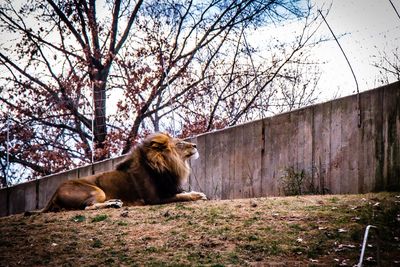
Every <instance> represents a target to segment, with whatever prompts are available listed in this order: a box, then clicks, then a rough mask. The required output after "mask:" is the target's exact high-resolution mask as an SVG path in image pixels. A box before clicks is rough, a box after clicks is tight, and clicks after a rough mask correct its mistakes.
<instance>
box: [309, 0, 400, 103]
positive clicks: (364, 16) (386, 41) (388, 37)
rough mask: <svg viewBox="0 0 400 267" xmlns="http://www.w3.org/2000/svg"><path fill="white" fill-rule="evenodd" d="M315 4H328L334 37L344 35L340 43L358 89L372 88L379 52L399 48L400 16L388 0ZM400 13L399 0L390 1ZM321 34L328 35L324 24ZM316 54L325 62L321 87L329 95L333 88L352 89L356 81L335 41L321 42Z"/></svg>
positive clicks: (321, 0) (345, 92) (336, 0)
mask: <svg viewBox="0 0 400 267" xmlns="http://www.w3.org/2000/svg"><path fill="white" fill-rule="evenodd" d="M315 2H316V4H317V6H318V7H321V6H323V5H325V7H327V6H329V5H330V3H332V8H331V10H330V13H329V14H328V16H327V17H326V19H327V21H328V23H329V25H330V26H331V28H332V29H333V31H334V32H335V34H336V35H337V36H340V35H343V34H345V35H344V36H342V37H341V38H340V39H339V42H340V44H341V45H342V47H343V49H344V51H345V53H346V55H347V57H348V58H349V61H350V63H351V65H352V67H353V69H354V72H355V75H356V77H357V80H358V83H359V87H360V90H361V91H363V90H367V89H373V88H375V87H376V86H378V85H380V84H379V83H378V82H377V79H378V77H379V73H378V70H377V69H376V68H375V67H373V66H372V64H373V62H374V60H377V59H376V58H375V57H376V56H379V53H380V52H383V51H386V52H387V53H390V52H391V51H394V50H395V48H396V47H399V43H400V40H399V37H400V18H399V17H398V16H397V14H396V12H395V10H394V9H393V7H392V5H391V3H390V1H389V0H333V1H328V0H315ZM392 2H393V4H394V5H395V7H396V9H397V11H398V12H400V0H392ZM320 32H321V34H322V33H324V34H329V30H328V28H327V27H326V25H322V27H321V28H320ZM314 52H315V57H316V58H318V59H320V60H321V61H326V62H327V63H326V64H324V65H322V66H321V68H322V70H323V75H322V77H321V83H320V86H321V88H326V89H324V95H325V96H326V97H329V95H330V94H332V93H333V92H334V91H337V92H338V93H339V94H340V95H341V96H344V95H348V94H351V93H353V92H355V88H356V86H355V82H354V79H353V76H352V74H351V72H350V69H349V67H348V65H347V63H346V61H345V58H344V57H343V54H342V53H341V51H340V49H339V47H338V46H337V45H336V43H335V42H334V41H330V42H326V43H323V44H321V45H320V46H319V47H318V49H316V50H315V51H314Z"/></svg>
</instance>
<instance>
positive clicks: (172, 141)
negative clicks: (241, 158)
mask: <svg viewBox="0 0 400 267" xmlns="http://www.w3.org/2000/svg"><path fill="white" fill-rule="evenodd" d="M198 156H199V153H198V150H197V147H196V144H194V143H189V142H185V141H183V140H181V139H178V138H173V137H171V136H170V135H168V134H166V133H155V134H152V135H149V136H148V137H147V138H145V139H144V140H143V141H142V142H141V143H140V144H138V145H136V146H135V147H134V148H133V149H132V151H131V152H130V154H129V155H128V156H126V157H125V158H124V159H123V160H122V162H120V163H119V164H118V165H117V166H116V169H115V170H113V171H109V172H104V173H100V174H95V175H92V176H87V177H84V178H80V179H74V180H67V181H65V182H63V183H62V184H61V185H60V186H59V187H58V188H57V190H56V192H55V193H54V194H53V196H52V197H51V199H50V201H49V202H48V204H47V205H46V207H45V208H44V209H43V210H41V211H40V212H56V211H60V210H80V209H99V208H107V207H121V206H122V204H124V205H156V204H166V203H171V202H184V201H196V200H206V199H207V197H206V195H205V194H203V193H201V192H194V191H191V192H184V190H183V189H182V185H183V184H184V183H185V182H186V181H187V179H188V177H189V174H190V170H191V169H190V166H189V162H188V161H189V159H197V158H198Z"/></svg>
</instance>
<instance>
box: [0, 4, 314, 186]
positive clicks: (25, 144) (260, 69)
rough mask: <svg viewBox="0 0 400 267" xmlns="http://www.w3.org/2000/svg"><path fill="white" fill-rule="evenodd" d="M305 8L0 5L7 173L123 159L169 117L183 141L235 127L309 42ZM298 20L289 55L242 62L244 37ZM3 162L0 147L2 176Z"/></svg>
mask: <svg viewBox="0 0 400 267" xmlns="http://www.w3.org/2000/svg"><path fill="white" fill-rule="evenodd" d="M310 10H311V8H310V6H306V5H304V3H303V2H301V3H300V1H289V0H271V1H255V0H237V1H225V0H219V1H214V0H209V1H190V0H179V1H178V0H175V1H161V2H160V1H153V0H149V1H143V0H137V1H134V2H132V1H122V0H115V1H104V2H100V3H99V2H98V1H97V2H96V1H80V0H74V1H66V0H65V1H59V2H54V1H53V0H46V1H42V0H36V1H27V2H26V3H25V4H22V5H21V6H18V7H16V6H15V4H14V3H13V2H12V1H11V0H6V1H5V2H4V3H3V4H2V5H1V6H0V29H1V30H2V31H3V32H6V33H7V34H8V36H10V37H9V39H8V40H7V42H3V43H1V50H0V62H1V64H2V67H1V68H2V69H1V70H2V72H1V74H0V80H1V83H0V86H1V87H0V90H1V93H0V102H1V103H2V108H1V109H0V113H1V114H2V116H1V117H0V119H1V123H2V125H5V118H6V117H5V114H6V112H10V115H11V123H10V127H9V129H8V133H9V134H10V133H11V135H10V136H11V140H12V141H11V148H10V151H8V152H9V155H11V156H10V162H11V163H12V164H13V168H11V169H12V170H14V175H12V176H13V177H14V178H15V176H18V174H17V173H18V172H20V169H21V168H27V169H29V170H32V171H33V172H32V174H31V177H32V176H37V175H45V174H49V173H53V172H56V171H60V170H64V169H69V168H71V167H74V166H78V165H81V164H83V163H85V162H86V163H88V162H90V161H91V158H92V156H93V157H94V159H95V160H99V159H103V158H107V157H109V156H111V155H116V154H120V153H121V152H122V153H125V152H127V151H128V150H129V149H130V148H131V146H132V145H133V144H134V142H135V140H136V139H137V138H138V136H140V135H141V134H145V133H146V131H151V130H154V129H160V128H162V127H160V126H161V124H162V122H163V121H164V122H167V123H168V122H171V120H172V119H167V120H166V119H165V118H166V117H167V116H168V115H171V114H172V112H173V113H174V114H177V115H176V118H177V121H179V122H181V124H183V126H182V127H183V128H184V130H185V131H189V132H196V131H197V130H195V128H196V127H197V126H196V124H201V123H203V122H201V121H204V123H203V124H204V125H205V127H202V128H201V129H202V130H203V131H205V130H210V129H213V128H216V127H223V126H225V125H233V124H235V123H238V122H241V121H242V120H243V118H245V117H246V116H248V114H250V113H249V112H250V111H251V110H254V107H255V106H257V105H258V106H259V104H260V102H259V101H258V100H259V99H260V97H261V96H262V97H268V96H269V95H272V92H271V91H270V90H267V88H269V86H270V84H271V83H272V81H273V80H275V79H277V78H278V77H279V73H280V72H281V71H282V70H283V66H285V65H286V64H289V63H291V62H292V61H293V59H294V58H295V55H296V54H297V53H299V52H300V51H301V50H302V49H303V48H304V46H305V45H306V43H307V42H308V40H309V38H310V36H311V35H312V32H311V33H310V32H307V30H306V29H308V28H309V27H310V24H311V23H313V22H315V18H311V17H310ZM301 17H304V18H305V19H304V20H305V24H304V25H305V27H304V30H303V32H302V34H300V35H299V39H298V40H297V41H296V44H295V45H294V46H288V47H285V51H282V52H284V53H283V54H281V55H278V52H277V53H276V54H275V55H273V57H274V59H272V60H271V62H270V64H265V62H264V63H263V64H260V63H259V62H256V61H255V60H253V58H251V55H252V54H253V52H254V51H251V48H250V46H249V45H248V44H246V42H245V35H244V33H245V31H246V30H248V29H250V28H252V29H257V27H261V26H263V25H266V24H268V23H272V22H279V21H284V20H286V19H293V18H296V19H298V18H301ZM271 58H272V56H271ZM254 88H256V90H254ZM243 96H246V97H245V98H243ZM237 101H239V102H237ZM235 103H240V105H238V106H236V105H235ZM202 105H204V107H205V106H207V109H206V110H204V111H205V112H200V110H199V107H200V106H202ZM3 107H4V108H3ZM106 107H107V108H108V109H106ZM261 108H264V107H261ZM189 111H190V112H189ZM196 112H198V113H199V114H197V115H196V116H193V115H194V114H196ZM248 117H250V116H248ZM189 132H188V133H189ZM5 134H6V129H5V127H2V129H1V132H0V140H1V142H2V143H3V142H4V141H5ZM92 143H94V144H95V151H93V150H92ZM5 157H6V151H5V149H0V158H1V159H2V165H1V166H2V171H3V174H4V175H2V176H4V177H5V176H6V175H7V173H6V171H5V167H4V166H5V165H4V159H5ZM8 175H10V174H8Z"/></svg>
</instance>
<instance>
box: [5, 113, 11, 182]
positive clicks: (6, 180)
mask: <svg viewBox="0 0 400 267" xmlns="http://www.w3.org/2000/svg"><path fill="white" fill-rule="evenodd" d="M10 116H11V115H10V112H8V113H7V151H6V173H5V182H6V184H5V186H6V187H8V173H9V170H10Z"/></svg>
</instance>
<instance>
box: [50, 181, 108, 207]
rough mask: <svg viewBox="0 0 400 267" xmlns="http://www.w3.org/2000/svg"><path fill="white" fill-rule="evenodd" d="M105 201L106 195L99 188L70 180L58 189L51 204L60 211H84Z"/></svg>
mask: <svg viewBox="0 0 400 267" xmlns="http://www.w3.org/2000/svg"><path fill="white" fill-rule="evenodd" d="M105 200H106V194H105V193H104V191H103V190H101V189H100V188H99V187H97V186H95V185H93V184H90V183H87V182H85V181H82V180H70V181H67V182H65V183H64V184H62V185H61V186H60V187H59V188H58V190H57V192H56V197H55V199H54V200H53V202H54V206H57V207H59V208H60V209H85V208H87V207H89V206H93V205H95V204H97V203H103V202H104V201H105Z"/></svg>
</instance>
